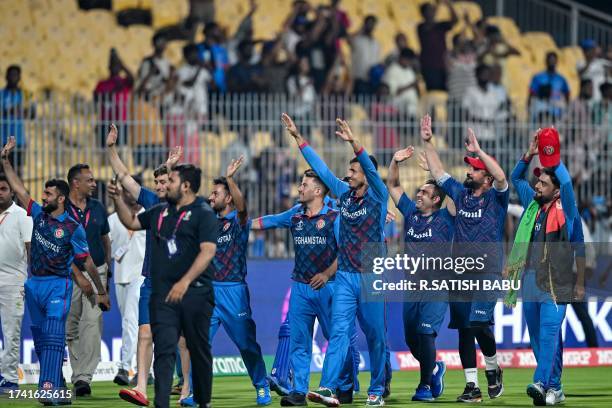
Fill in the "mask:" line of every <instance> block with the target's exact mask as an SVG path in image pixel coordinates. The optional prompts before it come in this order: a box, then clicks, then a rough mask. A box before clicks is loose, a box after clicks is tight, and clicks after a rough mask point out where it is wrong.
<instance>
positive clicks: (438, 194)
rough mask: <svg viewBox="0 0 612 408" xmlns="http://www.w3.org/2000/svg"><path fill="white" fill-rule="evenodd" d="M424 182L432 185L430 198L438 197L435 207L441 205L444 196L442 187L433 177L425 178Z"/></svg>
mask: <svg viewBox="0 0 612 408" xmlns="http://www.w3.org/2000/svg"><path fill="white" fill-rule="evenodd" d="M425 184H431V185H433V186H434V189H433V195H432V198H433V197H440V202H439V203H438V205H437V207H438V208H440V207H442V203H443V202H444V199H445V198H446V193H445V192H444V190H443V189H442V187H440V186H439V185H438V183H436V180H434V179H429V180H427V181H426V182H425Z"/></svg>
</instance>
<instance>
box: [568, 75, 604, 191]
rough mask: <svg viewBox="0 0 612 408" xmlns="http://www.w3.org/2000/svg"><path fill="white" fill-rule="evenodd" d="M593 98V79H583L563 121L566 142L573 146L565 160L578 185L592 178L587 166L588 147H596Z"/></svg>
mask: <svg viewBox="0 0 612 408" xmlns="http://www.w3.org/2000/svg"><path fill="white" fill-rule="evenodd" d="M592 98H593V81H591V80H590V79H583V80H581V81H580V94H579V95H578V98H576V99H574V100H573V101H572V102H571V103H570V104H569V107H568V109H567V112H566V114H565V118H564V121H563V122H564V125H565V127H566V131H565V132H563V135H564V136H565V138H566V140H564V143H565V144H567V145H569V146H572V149H571V152H568V155H567V157H565V158H564V159H563V160H564V162H565V163H567V166H568V169H569V171H570V174H571V175H572V178H574V179H576V181H575V185H576V186H577V187H578V186H581V185H582V183H583V182H585V181H586V180H587V179H589V178H590V176H589V174H590V172H589V170H588V168H589V166H587V164H588V163H587V155H588V149H589V148H596V144H594V143H593V142H594V138H596V132H595V129H594V128H593V112H592V110H591V101H592ZM595 150H596V149H595ZM594 159H595V158H594Z"/></svg>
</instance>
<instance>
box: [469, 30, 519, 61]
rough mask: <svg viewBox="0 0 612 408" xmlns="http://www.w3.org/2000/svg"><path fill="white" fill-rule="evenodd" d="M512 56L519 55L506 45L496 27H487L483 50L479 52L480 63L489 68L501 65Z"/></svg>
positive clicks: (515, 50) (514, 49)
mask: <svg viewBox="0 0 612 408" xmlns="http://www.w3.org/2000/svg"><path fill="white" fill-rule="evenodd" d="M512 55H521V53H520V52H519V51H518V50H517V49H516V48H514V47H513V46H511V45H510V44H508V43H507V42H506V40H504V37H503V35H502V33H501V31H500V29H499V28H498V27H497V26H494V25H488V26H487V27H486V29H485V42H484V48H483V49H482V50H481V51H480V52H479V56H480V61H481V62H482V63H483V64H487V65H490V66H493V65H496V64H503V63H504V60H505V59H506V58H508V57H509V56H512Z"/></svg>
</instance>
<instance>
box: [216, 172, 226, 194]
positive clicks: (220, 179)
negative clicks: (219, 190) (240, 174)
mask: <svg viewBox="0 0 612 408" xmlns="http://www.w3.org/2000/svg"><path fill="white" fill-rule="evenodd" d="M213 186H223V187H225V190H226V191H227V192H228V193H229V184H227V178H226V177H224V176H221V177H217V178H216V179H214V180H213Z"/></svg>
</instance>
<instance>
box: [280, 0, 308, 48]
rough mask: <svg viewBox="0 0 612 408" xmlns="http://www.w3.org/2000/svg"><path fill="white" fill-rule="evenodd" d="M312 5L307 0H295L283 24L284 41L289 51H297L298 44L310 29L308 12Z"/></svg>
mask: <svg viewBox="0 0 612 408" xmlns="http://www.w3.org/2000/svg"><path fill="white" fill-rule="evenodd" d="M308 10H310V5H309V4H308V3H307V2H305V1H301V0H300V1H294V2H293V7H292V9H291V12H290V13H289V15H288V16H287V18H286V19H285V22H284V24H283V29H282V32H283V43H284V45H285V48H286V49H287V51H289V52H290V53H292V54H295V52H296V46H297V44H298V43H299V42H300V41H302V39H303V38H304V36H305V35H306V33H307V31H308V25H309V23H308V18H307V13H308Z"/></svg>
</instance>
